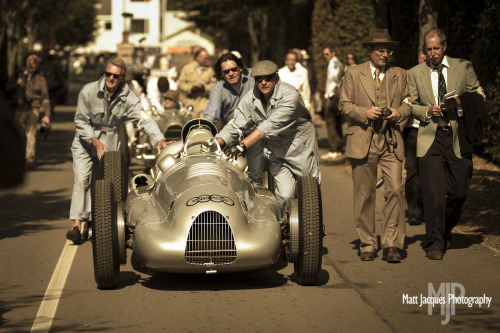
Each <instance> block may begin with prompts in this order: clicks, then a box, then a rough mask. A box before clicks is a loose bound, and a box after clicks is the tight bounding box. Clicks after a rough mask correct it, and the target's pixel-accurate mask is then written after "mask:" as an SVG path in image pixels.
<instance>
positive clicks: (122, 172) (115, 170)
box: [98, 151, 128, 202]
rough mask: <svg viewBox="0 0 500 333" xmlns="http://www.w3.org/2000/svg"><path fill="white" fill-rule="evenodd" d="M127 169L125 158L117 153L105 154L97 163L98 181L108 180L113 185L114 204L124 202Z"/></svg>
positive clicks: (126, 190)
mask: <svg viewBox="0 0 500 333" xmlns="http://www.w3.org/2000/svg"><path fill="white" fill-rule="evenodd" d="M127 173H128V167H127V163H126V161H125V157H124V156H123V155H122V153H121V152H119V151H108V152H105V153H104V155H103V156H102V158H101V161H100V163H99V177H98V179H109V180H110V181H111V183H112V184H113V187H114V191H115V195H116V198H115V200H116V202H120V201H122V202H125V198H126V196H127V192H128V188H127Z"/></svg>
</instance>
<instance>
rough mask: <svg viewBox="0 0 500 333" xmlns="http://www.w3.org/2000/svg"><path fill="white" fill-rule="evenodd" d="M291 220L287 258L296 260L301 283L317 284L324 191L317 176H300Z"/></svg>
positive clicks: (292, 201)
mask: <svg viewBox="0 0 500 333" xmlns="http://www.w3.org/2000/svg"><path fill="white" fill-rule="evenodd" d="M287 215H288V217H287V219H288V223H289V245H288V258H289V261H290V262H293V263H294V270H295V277H296V279H297V282H298V283H299V284H301V285H316V284H317V283H318V278H319V274H320V271H321V261H322V255H321V251H322V247H323V213H322V206H321V191H320V188H319V184H318V182H317V181H316V178H314V177H301V178H300V179H299V181H298V182H297V198H293V199H290V200H289V202H288V207H287Z"/></svg>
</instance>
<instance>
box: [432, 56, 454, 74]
mask: <svg viewBox="0 0 500 333" xmlns="http://www.w3.org/2000/svg"><path fill="white" fill-rule="evenodd" d="M430 63H431V70H432V71H433V70H435V69H436V67H437V66H434V64H433V63H432V61H431V62H430ZM441 65H444V67H446V68H450V65H449V63H448V56H444V58H443V61H441ZM438 66H439V65H438Z"/></svg>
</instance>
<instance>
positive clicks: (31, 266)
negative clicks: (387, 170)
mask: <svg viewBox="0 0 500 333" xmlns="http://www.w3.org/2000/svg"><path fill="white" fill-rule="evenodd" d="M74 109H75V108H74V107H59V108H57V109H56V117H55V124H54V126H53V130H52V131H51V133H50V135H49V137H48V139H47V140H46V141H40V144H39V167H38V168H37V169H35V170H34V171H29V172H27V173H26V176H25V181H24V183H23V184H22V185H20V186H18V187H16V188H11V189H4V190H0V269H1V270H0V272H1V273H0V332H29V331H31V330H32V329H33V331H40V332H41V331H47V330H48V329H49V328H50V331H52V332H72V331H92V332H94V331H101V332H114V331H121V332H164V331H171V332H190V331H201V332H220V331H238V332H333V331H341V332H353V331H361V330H369V331H371V332H391V331H394V332H424V331H427V332H432V331H446V332H447V331H450V332H451V331H453V332H455V331H464V332H473V331H475V332H487V331H495V332H498V331H500V303H499V302H500V283H499V282H500V281H499V276H500V265H499V264H500V257H499V255H498V253H496V252H495V251H493V250H492V249H490V248H487V247H485V246H483V245H481V238H480V235H463V234H455V235H454V238H453V245H452V248H451V249H450V250H449V251H448V253H447V254H446V256H445V258H444V260H443V261H431V260H428V259H426V258H425V255H424V252H423V251H422V249H421V247H420V243H421V241H422V240H423V234H424V226H423V225H421V226H411V227H410V226H408V228H407V244H408V248H407V251H406V254H405V258H404V260H403V261H402V263H400V264H388V263H386V262H384V261H382V259H381V254H380V253H379V254H380V256H379V257H378V258H376V260H375V261H373V262H361V261H360V260H359V257H358V251H357V246H358V241H357V235H356V233H355V230H354V222H353V213H352V201H353V200H352V180H351V176H350V172H349V167H348V166H347V165H346V164H342V163H341V164H337V165H326V164H325V165H322V175H323V182H322V196H323V212H324V222H325V226H326V232H327V236H326V237H325V238H324V256H323V269H322V272H321V279H320V285H318V286H314V287H302V286H299V285H298V284H297V283H295V282H294V279H293V266H291V265H286V263H285V262H283V261H279V262H278V263H277V264H276V265H275V266H273V267H271V268H270V269H267V270H264V271H257V272H251V273H238V274H227V275H214V276H212V275H210V276H205V275H175V274H157V275H154V276H149V275H147V274H142V273H139V272H136V271H134V270H133V269H132V267H131V266H130V260H129V262H128V264H127V265H126V266H122V267H121V280H120V285H119V287H118V288H117V289H116V290H108V291H101V290H98V289H97V288H96V285H95V282H94V276H93V263H92V247H91V244H90V243H89V242H87V243H85V244H83V245H80V246H74V245H71V244H70V242H67V241H66V239H65V234H66V231H67V230H68V229H69V227H70V225H71V224H70V221H69V220H68V213H69V206H70V198H71V191H72V186H73V184H72V183H73V182H72V180H73V173H72V160H71V152H70V145H71V140H72V138H73V135H74V125H73V114H74ZM318 135H319V139H320V140H319V142H320V147H321V151H322V152H324V151H325V150H324V146H325V142H326V140H325V130H324V126H323V127H318ZM2 163H8V161H5V160H2ZM136 167H137V168H140V167H139V166H137V165H136ZM382 201H383V187H382V188H381V189H380V190H378V202H377V212H376V219H377V220H378V221H380V220H381V218H382V214H381V211H380V207H381V203H382ZM378 227H379V226H377V228H378ZM128 254H129V258H130V254H131V253H130V252H129V253H128ZM49 283H50V285H49ZM429 286H431V292H432V291H434V292H435V296H436V297H446V296H447V294H449V292H447V290H448V291H450V290H451V292H453V291H457V296H458V295H460V293H461V292H462V293H465V296H466V297H482V296H486V297H491V298H492V299H491V304H490V305H489V307H488V306H487V305H482V306H481V307H479V305H477V304H473V305H472V306H471V307H468V306H467V305H455V307H454V308H453V307H451V306H447V305H444V306H441V305H436V307H435V308H434V310H433V314H432V315H429V314H428V306H427V305H423V306H419V303H420V298H421V297H423V298H425V299H427V298H428V297H429V296H431V295H432V293H431V294H430V293H429ZM440 287H441V288H442V289H439V288H440ZM447 287H448V288H447ZM462 295H464V294H462ZM44 296H45V298H44ZM405 296H406V300H405V299H404V297H405ZM466 300H471V299H470V298H467V299H466ZM472 300H474V299H472ZM412 301H415V302H416V304H408V303H411V302H412ZM441 309H442V310H443V315H441V312H440V310H441ZM447 313H448V314H450V316H449V322H448V323H447V324H446V325H442V321H443V322H446V314H447Z"/></svg>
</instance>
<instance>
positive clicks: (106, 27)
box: [104, 21, 113, 30]
mask: <svg viewBox="0 0 500 333" xmlns="http://www.w3.org/2000/svg"><path fill="white" fill-rule="evenodd" d="M104 29H105V30H111V29H113V23H111V22H109V21H108V22H104Z"/></svg>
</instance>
